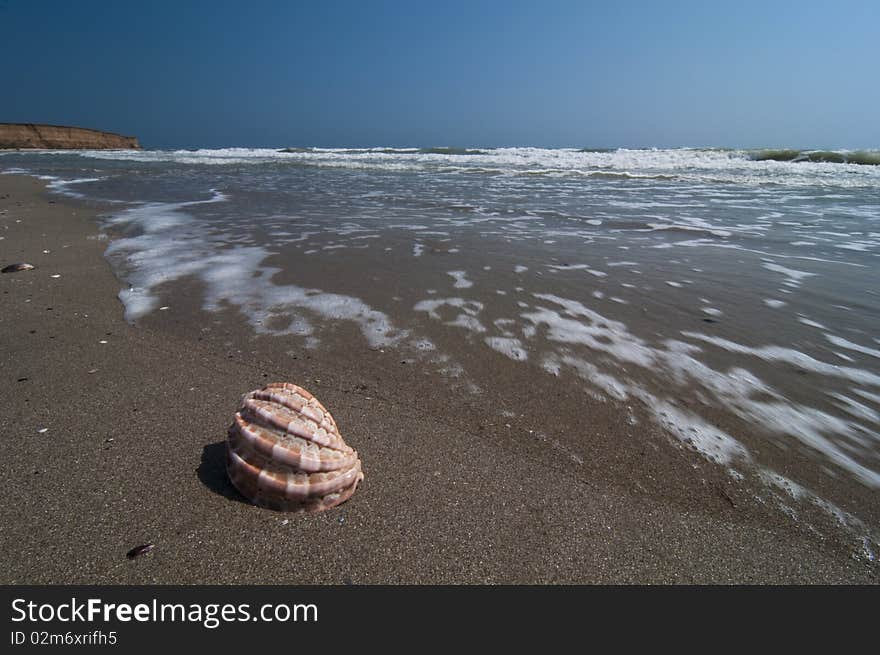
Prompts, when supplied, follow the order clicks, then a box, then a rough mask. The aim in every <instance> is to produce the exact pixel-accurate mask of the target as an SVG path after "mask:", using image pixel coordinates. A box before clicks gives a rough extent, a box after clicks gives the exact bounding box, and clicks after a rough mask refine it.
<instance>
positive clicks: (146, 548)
mask: <svg viewBox="0 0 880 655" xmlns="http://www.w3.org/2000/svg"><path fill="white" fill-rule="evenodd" d="M153 548H155V545H154V544H153V543H152V542H151V543H148V544H143V545H141V546H135V547H134V548H132V549H131V550H130V551H128V552H127V553H126V554H125V556H126V557H127V558H128V559H134V558H135V557H138V556H140V555H146V554H147V553H149V552H150V551H151V550H153Z"/></svg>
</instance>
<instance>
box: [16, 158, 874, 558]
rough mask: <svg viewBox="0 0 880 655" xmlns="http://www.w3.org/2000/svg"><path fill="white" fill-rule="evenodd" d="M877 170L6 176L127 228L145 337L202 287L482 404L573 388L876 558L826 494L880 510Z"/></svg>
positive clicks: (290, 329)
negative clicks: (507, 390)
mask: <svg viewBox="0 0 880 655" xmlns="http://www.w3.org/2000/svg"><path fill="white" fill-rule="evenodd" d="M878 162H880V152H877V151H858V152H842V151H841V152H827V151H822V152H820V151H786V150H779V151H768V150H763V151H757V150H756V151H745V150H711V149H671V150H581V149H540V148H499V149H452V148H427V149H417V148H410V149H393V148H373V149H322V148H295V149H287V150H272V149H261V150H254V149H239V148H229V149H222V150H195V151H190V150H187V151H114V152H109V151H78V152H41V153H36V152H34V153H3V154H0V171H3V172H7V173H11V172H28V173H30V174H34V175H39V176H42V177H44V178H45V179H48V180H49V182H50V187H51V188H53V189H54V190H55V191H56V192H58V193H63V194H69V195H73V196H78V197H82V198H86V199H95V200H102V201H105V202H106V201H110V202H112V203H113V207H117V208H118V209H116V210H115V211H111V212H110V213H109V214H108V215H106V216H105V217H104V218H103V225H104V226H105V227H106V228H107V229H108V230H110V231H111V232H112V233H113V234H114V236H115V238H114V239H112V240H111V241H110V242H109V246H108V249H107V253H106V255H107V257H108V259H109V260H110V262H111V264H112V265H113V267H114V269H115V271H116V272H117V275H118V276H119V277H120V278H121V279H122V280H123V281H124V282H125V284H124V285H123V287H122V290H121V291H120V300H121V301H122V304H123V307H124V312H125V316H126V318H127V319H128V320H129V321H131V322H132V323H137V322H138V321H139V320H141V319H143V318H144V317H145V316H148V315H150V314H151V313H152V312H155V311H158V310H159V309H160V308H161V307H167V306H169V305H171V306H173V304H174V284H175V283H176V282H181V281H186V280H196V281H198V282H199V283H200V285H201V288H202V289H203V294H204V297H203V298H201V299H200V302H201V304H202V307H203V308H204V309H205V310H207V311H219V310H221V309H223V308H229V307H234V308H237V310H238V311H239V312H240V313H241V315H242V316H243V317H244V318H245V319H246V320H247V321H248V323H249V324H250V325H251V327H252V329H253V330H254V331H255V332H256V333H259V334H265V335H278V336H283V337H287V338H292V339H296V340H297V342H298V343H299V344H300V345H301V346H302V347H304V348H314V349H319V348H321V345H322V337H324V336H325V335H327V334H328V333H329V332H332V331H333V330H334V329H335V328H336V327H338V326H339V325H340V324H345V325H350V326H355V327H356V328H357V330H358V331H359V333H360V335H361V337H362V342H363V345H364V346H365V347H370V348H383V349H384V348H390V349H399V350H400V351H401V352H402V353H403V352H405V353H407V354H408V355H412V356H414V357H418V358H419V360H420V361H421V362H422V363H423V365H425V366H433V367H436V369H437V370H438V372H440V374H442V375H445V376H446V377H448V378H449V380H450V382H451V383H452V382H455V383H458V384H467V385H470V388H471V389H472V391H473V393H481V392H485V391H486V389H487V388H488V387H489V386H491V384H492V376H491V374H487V373H486V370H485V364H486V362H489V363H490V365H492V362H495V364H494V365H496V366H499V367H501V366H503V367H507V369H509V370H510V371H519V372H520V373H518V374H519V375H521V376H522V377H523V379H529V380H538V381H539V385H543V386H545V388H552V385H554V384H565V385H568V386H570V385H577V387H578V389H579V390H580V391H581V392H582V393H583V394H584V397H589V398H591V399H593V400H600V401H605V402H609V403H617V404H618V405H619V406H620V408H621V411H622V412H627V411H631V414H632V415H631V417H630V420H631V421H632V422H634V423H635V422H638V421H640V420H645V419H644V417H645V416H647V417H648V420H650V421H653V422H654V423H656V424H657V425H658V426H661V427H662V428H663V430H665V431H666V432H667V433H668V434H669V435H670V436H671V437H672V438H673V439H678V440H681V441H682V442H684V443H686V444H687V445H688V447H692V448H694V449H696V450H697V451H698V452H699V453H701V454H702V455H703V456H704V457H705V458H707V459H709V460H711V461H713V462H715V463H717V464H718V465H719V466H723V467H725V468H726V469H727V470H728V471H729V472H730V474H731V475H732V476H734V477H738V476H740V477H741V476H743V475H752V476H757V477H759V478H760V479H761V480H763V481H764V482H765V483H766V485H767V486H768V488H772V489H774V490H776V492H778V494H779V497H780V498H781V499H783V500H784V498H786V497H788V498H791V499H794V500H804V499H806V500H808V501H809V502H812V503H813V504H815V505H817V506H819V507H821V508H823V509H825V510H827V511H828V512H829V513H830V514H833V515H834V516H835V517H836V519H837V520H838V521H840V522H841V523H843V524H846V525H849V526H855V527H856V528H857V529H860V530H863V531H865V532H867V533H869V534H870V533H873V534H874V535H875V537H874V538H876V534H877V532H876V531H877V527H878V526H876V525H873V524H871V525H866V524H865V520H867V519H863V518H862V513H861V512H860V509H863V508H860V507H859V506H858V504H859V503H858V502H855V503H851V504H849V505H847V503H846V502H845V501H841V500H839V499H840V498H845V497H848V496H849V495H851V494H848V492H843V491H841V492H840V493H838V494H833V493H832V494H831V495H832V496H835V497H836V498H837V499H838V500H835V501H834V502H832V501H830V500H828V497H829V494H828V493H826V491H827V490H829V489H832V490H833V489H848V490H852V489H857V490H862V491H863V492H864V495H863V496H862V497H863V498H868V499H869V500H870V499H873V500H876V499H877V490H878V489H880V331H878V329H877V326H878V325H880V275H878V270H880V268H878V264H880V261H878V256H880V165H876V164H877V163H878ZM493 358H494V359H493ZM472 362H480V367H477V366H474V365H473V364H472ZM478 369H479V370H478ZM515 374H516V373H515ZM635 408H638V410H639V411H638V412H637V411H635ZM786 453H789V454H790V456H791V457H795V456H796V457H797V459H798V462H799V464H798V466H797V467H794V468H792V471H794V473H793V472H792V471H789V468H788V467H787V466H786V457H788V456H789V455H787V454H786ZM820 490H825V491H820ZM780 502H783V501H782V500H780ZM860 502H862V504H864V501H860ZM870 514H871V512H867V515H870ZM869 522H870V520H869ZM866 548H868V547H867V546H866ZM868 552H873V551H871V550H870V548H868Z"/></svg>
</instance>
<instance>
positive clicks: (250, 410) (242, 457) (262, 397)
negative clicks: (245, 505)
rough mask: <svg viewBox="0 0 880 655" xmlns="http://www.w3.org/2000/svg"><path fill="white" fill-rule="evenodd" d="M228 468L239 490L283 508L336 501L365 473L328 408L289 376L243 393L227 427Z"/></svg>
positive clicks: (318, 506)
mask: <svg viewBox="0 0 880 655" xmlns="http://www.w3.org/2000/svg"><path fill="white" fill-rule="evenodd" d="M226 470H227V473H228V474H229V479H230V480H231V481H232V484H233V485H234V486H235V487H236V489H238V491H239V492H240V493H241V494H242V495H243V496H245V497H246V498H248V499H249V500H250V501H252V502H253V503H255V504H257V505H260V506H262V507H267V508H270V509H277V510H282V511H306V512H316V511H321V510H324V509H329V508H331V507H335V506H336V505H339V504H340V503H343V502H345V501H346V500H348V499H349V498H350V497H351V495H352V494H353V493H354V491H355V490H356V489H357V485H358V484H359V483H360V481H361V480H363V479H364V474H363V471H362V469H361V462H360V459H359V458H358V454H357V451H355V450H354V449H352V448H351V447H350V446H349V445H348V444H346V443H345V441H344V440H343V438H342V436H341V435H340V434H339V429H338V427H337V425H336V421H335V420H334V419H333V417H332V416H331V414H330V412H329V411H328V410H327V408H326V407H324V406H323V405H322V404H321V403H320V402H319V401H318V400H317V399H316V398H315V397H314V396H313V395H312V394H310V393H309V392H308V391H306V390H305V389H303V388H302V387H299V386H297V385H295V384H291V383H288V382H278V383H272V384H269V385H267V386H265V387H263V388H262V389H256V390H254V391H251V392H249V393H247V394H245V395H244V397H243V398H242V402H241V405H240V407H239V409H238V411H237V412H236V413H235V417H234V419H233V422H232V425H231V426H230V427H229V432H228V437H227V449H226Z"/></svg>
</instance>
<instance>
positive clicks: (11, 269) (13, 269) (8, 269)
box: [0, 262, 36, 273]
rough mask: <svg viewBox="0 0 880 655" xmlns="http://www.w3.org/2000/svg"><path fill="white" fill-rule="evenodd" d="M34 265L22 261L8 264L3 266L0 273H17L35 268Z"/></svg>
mask: <svg viewBox="0 0 880 655" xmlns="http://www.w3.org/2000/svg"><path fill="white" fill-rule="evenodd" d="M35 268H36V266H34V265H33V264H28V263H25V262H22V263H20V264H10V265H9V266H4V267H3V269H2V270H0V273H19V272H21V271H31V270H33V269H35Z"/></svg>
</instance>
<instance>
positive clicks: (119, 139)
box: [0, 123, 141, 150]
mask: <svg viewBox="0 0 880 655" xmlns="http://www.w3.org/2000/svg"><path fill="white" fill-rule="evenodd" d="M140 147H141V146H140V143H138V140H137V138H136V137H133V136H122V135H121V134H114V133H112V132H102V131H100V130H92V129H88V128H84V127H68V126H64V125H40V124H37V123H0V149H17V150H35V149H39V150H67V149H88V150H140Z"/></svg>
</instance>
